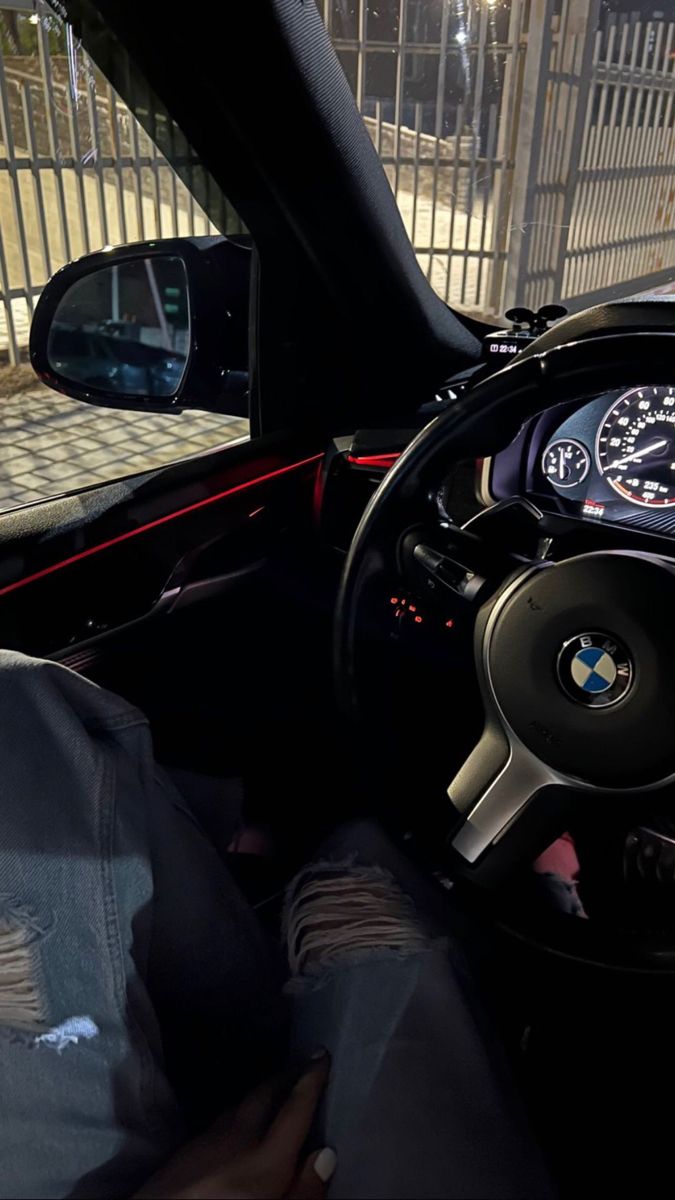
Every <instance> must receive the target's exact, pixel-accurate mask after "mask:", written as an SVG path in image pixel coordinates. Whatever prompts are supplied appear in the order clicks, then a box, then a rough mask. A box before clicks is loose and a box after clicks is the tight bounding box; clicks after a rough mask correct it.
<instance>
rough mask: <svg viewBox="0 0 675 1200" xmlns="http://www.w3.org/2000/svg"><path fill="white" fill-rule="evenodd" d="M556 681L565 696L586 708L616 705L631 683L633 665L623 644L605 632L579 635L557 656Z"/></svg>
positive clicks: (564, 646) (566, 644) (566, 643)
mask: <svg viewBox="0 0 675 1200" xmlns="http://www.w3.org/2000/svg"><path fill="white" fill-rule="evenodd" d="M558 679H559V680H560V684H561V686H562V688H563V690H564V691H565V692H567V695H568V696H570V697H571V698H572V700H576V701H577V704H585V705H586V706H587V707H588V708H606V707H607V706H608V705H609V704H616V702H617V700H621V699H622V698H623V697H624V696H625V695H626V693H627V692H628V690H629V688H630V686H631V684H632V682H633V663H632V660H631V657H630V655H629V653H628V651H627V649H626V647H625V646H624V645H622V643H621V642H619V641H618V639H617V638H614V637H610V635H609V634H607V633H579V634H577V636H576V637H573V638H570V640H569V641H568V642H565V643H564V645H563V647H562V650H561V651H560V654H559V655H558Z"/></svg>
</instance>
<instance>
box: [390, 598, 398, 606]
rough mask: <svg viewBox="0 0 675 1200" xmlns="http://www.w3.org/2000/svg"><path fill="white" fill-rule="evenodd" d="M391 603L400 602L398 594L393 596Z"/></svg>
mask: <svg viewBox="0 0 675 1200" xmlns="http://www.w3.org/2000/svg"><path fill="white" fill-rule="evenodd" d="M389 603H390V604H398V596H392V597H391V599H390V600H389Z"/></svg>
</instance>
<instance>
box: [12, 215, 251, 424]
mask: <svg viewBox="0 0 675 1200" xmlns="http://www.w3.org/2000/svg"><path fill="white" fill-rule="evenodd" d="M250 267H251V248H250V239H248V238H226V237H194V238H163V239H161V240H157V241H152V242H135V243H133V244H132V245H127V246H117V247H113V248H110V249H106V250H101V251H99V252H97V253H96V254H87V255H85V256H84V257H83V258H79V259H77V260H76V261H75V262H72V263H68V264H67V266H65V267H63V268H62V269H61V270H60V271H58V272H57V273H56V274H55V275H54V276H53V277H52V278H51V279H50V281H49V283H48V284H47V286H46V287H45V289H44V291H43V292H42V295H41V296H40V299H39V300H38V303H37V306H36V309H35V313H34V316H33V321H32V325H31V331H30V361H31V364H32V366H33V368H34V370H35V371H36V372H37V374H38V375H39V377H40V379H41V380H42V381H43V383H45V384H47V385H48V386H49V387H51V388H54V389H55V390H56V391H58V392H62V393H64V394H65V395H67V396H70V397H72V399H74V400H83V401H85V403H87V404H95V405H100V406H102V407H105V408H123V409H131V410H134V411H136V412H160V413H166V412H182V411H183V410H184V409H188V408H196V409H201V410H205V411H207V412H217V413H227V414H228V415H231V416H248V320H249V312H248V308H249V276H250Z"/></svg>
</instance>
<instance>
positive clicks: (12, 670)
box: [0, 651, 550, 1200]
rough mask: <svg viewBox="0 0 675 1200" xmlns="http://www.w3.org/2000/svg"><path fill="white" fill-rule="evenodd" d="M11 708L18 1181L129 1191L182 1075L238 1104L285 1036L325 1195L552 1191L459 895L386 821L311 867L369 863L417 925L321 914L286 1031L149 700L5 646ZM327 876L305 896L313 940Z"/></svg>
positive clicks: (148, 1162) (276, 996)
mask: <svg viewBox="0 0 675 1200" xmlns="http://www.w3.org/2000/svg"><path fill="white" fill-rule="evenodd" d="M0 712H1V713H2V718H3V719H2V725H1V726H0V729H1V732H0V743H1V745H2V755H1V759H0V761H1V762H2V809H1V815H0V1197H2V1198H10V1197H16V1198H17V1200H18V1198H22V1197H45V1198H50V1197H69V1196H72V1197H125V1196H130V1195H131V1194H133V1192H134V1190H135V1189H137V1188H138V1187H139V1186H140V1185H141V1184H142V1183H143V1182H144V1181H145V1180H146V1179H147V1178H148V1177H149V1175H151V1174H152V1173H153V1171H155V1170H156V1169H157V1167H158V1166H159V1165H161V1163H162V1162H163V1161H164V1160H165V1159H166V1158H167V1157H168V1156H169V1155H170V1153H171V1152H172V1151H173V1150H174V1149H175V1148H176V1147H177V1146H178V1145H179V1144H180V1142H181V1141H182V1140H183V1139H184V1138H185V1137H186V1136H188V1130H187V1125H186V1108H188V1109H189V1105H187V1106H186V1103H185V1096H184V1095H183V1094H182V1093H181V1094H180V1095H179V1089H177V1086H176V1079H177V1078H178V1079H180V1080H181V1081H182V1083H183V1085H184V1088H185V1093H186V1094H188V1093H190V1091H193V1093H194V1094H195V1095H197V1094H198V1095H199V1096H200V1097H201V1098H202V1099H203V1098H205V1097H206V1106H207V1107H208V1098H209V1097H212V1098H213V1099H214V1100H215V1103H217V1104H218V1103H220V1104H221V1105H222V1107H225V1106H226V1104H228V1103H231V1102H232V1101H233V1100H234V1099H236V1098H237V1097H238V1096H239V1095H241V1094H242V1092H243V1090H244V1089H245V1088H246V1086H247V1083H248V1082H252V1081H254V1079H255V1078H256V1077H258V1076H259V1075H260V1073H261V1071H262V1070H263V1069H264V1068H265V1066H266V1065H267V1066H269V1064H270V1063H271V1061H272V1058H273V1056H274V1055H275V1054H276V1055H277V1056H278V1055H279V1053H282V1054H283V1053H286V1052H287V1051H288V1052H289V1053H290V1052H297V1051H301V1052H309V1051H311V1050H313V1049H314V1048H315V1047H316V1046H319V1045H325V1046H327V1047H328V1049H329V1050H330V1051H331V1053H332V1055H333V1068H332V1074H331V1081H330V1084H329V1089H328V1093H327V1097H326V1101H325V1104H324V1111H323V1113H322V1117H321V1121H322V1124H323V1129H322V1130H321V1131H320V1133H319V1131H317V1137H318V1138H319V1143H318V1144H329V1145H333V1146H335V1148H336V1149H337V1152H338V1164H339V1165H338V1171H337V1175H336V1177H335V1180H334V1182H333V1185H332V1187H331V1195H333V1196H336V1197H345V1198H348V1197H352V1198H356V1197H390V1198H392V1200H393V1198H394V1197H398V1196H401V1197H408V1196H409V1197H417V1196H419V1197H433V1196H439V1197H441V1196H444V1197H445V1196H453V1197H455V1196H457V1197H459V1196H466V1197H473V1196H475V1197H493V1196H494V1197H516V1196H517V1197H523V1196H531V1197H539V1196H542V1197H543V1196H548V1195H550V1191H549V1185H548V1183H547V1180H546V1176H545V1172H544V1170H543V1167H542V1165H541V1163H540V1160H539V1156H538V1153H537V1150H536V1147H535V1146H534V1144H533V1142H532V1140H531V1138H530V1136H529V1134H528V1131H527V1128H526V1125H525V1122H524V1120H523V1117H522V1114H521V1109H520V1105H519V1103H518V1100H517V1098H516V1096H515V1094H514V1092H513V1089H512V1086H511V1083H510V1081H509V1078H508V1074H507V1072H506V1071H505V1069H504V1066H503V1064H502V1060H501V1055H500V1052H499V1050H498V1048H497V1047H496V1046H495V1045H493V1044H492V1039H491V1036H490V1034H489V1032H488V1031H487V1030H486V1028H485V1026H484V1021H483V1018H482V1016H481V1013H480V1006H479V1004H478V1002H477V1000H476V998H475V996H474V995H473V990H472V986H471V982H470V980H469V978H468V976H467V975H466V973H465V971H464V968H463V967H462V965H461V964H462V958H461V953H460V952H459V948H458V947H457V946H456V944H455V943H454V940H453V938H452V936H451V934H449V932H448V928H447V922H448V917H447V913H445V912H443V914H442V915H441V914H440V912H439V911H438V910H437V908H436V905H437V900H436V897H435V893H433V890H432V889H431V888H429V889H427V885H426V882H425V881H424V880H423V879H420V878H419V877H418V876H417V874H416V872H415V871H414V869H413V868H412V867H411V865H410V864H409V863H408V862H407V860H405V859H404V858H403V857H402V856H400V855H398V854H397V852H396V851H395V850H394V849H393V848H392V847H391V846H390V845H389V844H388V843H387V842H386V840H385V839H384V838H383V837H382V835H381V834H380V833H379V832H378V831H377V830H376V829H374V828H373V827H371V826H369V825H361V826H352V827H348V828H347V829H345V830H344V831H342V833H341V834H340V835H338V836H337V837H336V838H335V839H334V841H333V843H332V844H331V845H329V846H328V847H327V848H326V851H325V855H324V858H323V865H322V866H321V867H320V868H317V869H316V870H317V872H318V871H323V872H325V871H326V863H330V862H331V861H332V862H334V863H335V864H336V866H335V868H334V876H335V878H336V879H338V880H340V879H344V878H345V875H346V877H349V871H350V868H349V867H345V866H344V865H342V864H344V863H345V862H347V861H349V862H351V863H357V864H359V863H360V864H364V865H365V866H366V867H370V866H373V865H374V866H375V867H376V876H373V878H377V880H378V881H379V882H381V881H382V880H391V881H392V885H393V886H394V887H395V888H396V891H397V895H398V894H399V889H400V892H401V893H402V894H403V895H404V896H405V897H406V906H408V905H409V903H412V905H413V906H414V909H415V914H416V916H415V921H414V936H411V935H410V933H409V932H408V933H407V934H406V935H405V936H404V937H403V938H402V939H399V941H398V942H397V940H396V936H395V935H394V934H392V933H391V930H390V929H389V930H387V931H383V930H380V931H379V934H378V926H377V921H375V923H374V925H373V929H374V935H373V936H372V937H369V936H368V935H367V934H366V936H365V937H364V936H362V934H360V935H359V939H358V946H357V947H351V951H353V952H351V951H350V946H349V945H345V946H343V947H342V949H343V950H344V951H345V952H344V953H340V947H339V946H338V949H337V951H336V953H335V954H331V953H330V952H329V951H328V950H327V949H326V946H327V942H326V939H325V936H324V934H325V928H324V930H323V933H322V934H321V937H320V938H319V942H318V943H317V945H318V948H319V953H318V954H317V955H314V956H312V955H310V958H311V959H312V962H313V965H312V966H310V967H308V968H307V969H305V968H304V966H303V963H302V962H300V961H299V960H298V961H297V962H296V964H295V966H296V970H295V978H294V980H293V981H292V983H291V985H290V989H289V990H290V993H291V994H290V1006H291V1027H292V1043H293V1051H291V1048H288V1047H286V1045H285V1042H284V1038H285V1034H284V1033H283V1030H284V1029H285V1026H284V1025H283V1013H282V1009H281V1006H280V998H281V987H280V980H279V972H278V963H277V960H276V957H275V954H274V953H273V951H272V949H271V948H270V946H269V944H268V942H267V940H266V938H265V936H264V934H263V932H262V931H261V929H260V928H259V926H258V923H257V920H256V918H255V915H254V914H253V912H252V911H251V910H250V909H249V907H248V906H247V904H246V903H245V901H244V900H243V898H242V897H241V895H240V893H239V892H238V890H237V888H236V887H235V886H234V884H233V882H232V881H231V880H230V878H229V876H228V875H227V872H226V870H225V868H224V866H223V864H222V861H221V859H220V858H219V856H218V854H217V853H216V851H215V849H214V848H213V846H212V845H211V844H210V843H209V841H208V840H207V838H206V837H205V836H204V834H203V833H202V831H201V829H200V827H199V826H198V825H197V823H196V821H195V819H194V817H193V816H192V813H191V812H190V810H189V808H188V806H187V805H186V804H185V803H184V801H183V800H182V799H181V797H180V796H179V795H178V793H177V792H176V791H175V790H174V788H173V787H172V785H171V784H170V783H169V782H168V780H167V779H166V778H165V776H164V774H163V773H162V772H161V771H160V770H158V768H157V767H156V765H155V762H154V759H153V755H152V744H151V740H150V734H149V730H148V726H147V722H146V719H145V718H144V716H143V714H142V713H140V712H139V711H138V710H136V709H134V708H133V707H132V706H130V705H129V704H128V703H127V702H126V701H124V700H121V699H120V698H119V697H116V696H113V695H111V694H109V693H107V692H105V691H102V690H101V689H100V688H97V687H96V686H95V685H93V684H91V683H89V682H88V681H86V680H85V679H82V678H81V677H79V676H77V675H75V674H74V673H72V672H70V671H68V670H66V669H65V668H63V667H60V666H58V665H56V664H54V663H47V662H40V661H37V660H34V659H29V658H25V657H23V656H22V655H19V654H14V653H10V652H5V651H2V652H0ZM330 870H333V869H332V868H330ZM383 871H384V872H385V873H384V874H383ZM324 877H325V876H324ZM361 878H362V877H361ZM315 879H316V872H315V873H314V874H312V872H311V870H310V873H309V875H307V873H305V875H304V876H302V877H301V879H300V881H299V883H298V885H297V887H296V890H295V892H294V893H293V894H292V895H291V898H290V901H289V906H288V917H287V922H288V925H289V938H290V941H291V945H292V947H294V948H295V949H294V951H293V953H294V954H295V955H296V958H297V956H298V955H300V958H302V957H303V955H304V956H305V957H306V952H307V949H308V946H310V943H309V942H307V940H306V939H307V936H308V934H309V936H310V941H311V934H312V921H311V919H310V920H309V923H308V921H307V919H306V918H307V916H308V913H309V914H310V916H311V895H315V893H316V888H315V887H314V883H315ZM394 880H396V883H395V884H394V883H393V881H394ZM308 888H309V891H308ZM331 892H332V889H331ZM310 893H311V894H310ZM308 904H309V908H308V907H307V905H308ZM407 910H408V909H407ZM340 912H341V909H340V907H339V904H338V906H337V908H336V907H333V909H332V915H331V919H332V920H334V919H335V918H336V917H337V918H338V924H339V918H340ZM319 924H321V922H319ZM394 925H396V921H394ZM378 937H379V938H380V942H379V943H378V941H377V939H378ZM303 939H304V949H303V944H302V943H303ZM383 944H384V945H386V946H387V947H389V948H387V949H384V948H383Z"/></svg>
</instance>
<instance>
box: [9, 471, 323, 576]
mask: <svg viewBox="0 0 675 1200" xmlns="http://www.w3.org/2000/svg"><path fill="white" fill-rule="evenodd" d="M322 458H323V454H313V455H312V457H311V458H303V459H302V460H301V461H300V462H296V463H289V464H288V466H286V467H278V468H277V470H276V471H268V473H267V474H266V475H257V476H256V478H255V479H246V480H245V481H244V482H243V483H237V484H235V486H234V487H231V488H227V490H226V491H224V492H217V493H216V495H215V496H206V497H205V499H204V500H196V501H195V503H194V504H188V505H187V506H186V507H185V508H179V509H177V510H176V512H171V513H166V515H165V516H163V517H156V518H155V520H154V521H148V522H147V524H145V525H139V526H138V528H137V529H128V530H127V531H126V533H118V534H117V536H116V537H113V538H110V539H109V540H108V541H107V542H99V543H98V545H96V546H88V547H87V549H86V550H80V551H79V552H78V553H77V554H71V556H70V558H64V559H62V560H61V562H56V563H52V564H51V566H49V567H43V568H42V570H41V571H36V572H35V573H34V574H33V575H26V576H24V578H23V579H17V580H16V581H15V582H14V583H8V584H6V586H5V587H0V596H7V595H8V594H9V592H14V591H16V589H17V588H22V587H26V584H28V583H35V582H36V580H38V579H44V578H45V576H46V575H52V574H53V573H54V571H61V570H62V569H63V567H70V566H72V565H73V563H76V562H81V561H82V559H84V558H90V557H91V555H92V554H99V553H100V551H101V550H109V549H110V547H111V546H118V545H119V544H120V542H126V541H128V540H129V538H132V537H138V535H139V534H140V533H147V532H148V530H150V529H157V527H158V526H159V525H166V523H167V522H168V521H175V520H176V519H177V518H178V517H185V516H187V514H188V513H191V512H197V511H198V509H200V508H206V507H207V505H209V504H216V503H217V501H218V500H224V499H225V498H226V496H234V495H235V493H236V492H243V491H246V489H247V488H251V487H256V486H257V485H258V484H259V483H266V482H267V481H268V479H276V478H278V476H279V475H287V474H288V472H289V471H297V470H299V469H300V467H307V466H309V464H310V463H315V462H319V460H320V459H322Z"/></svg>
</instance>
